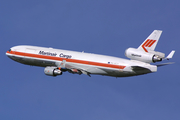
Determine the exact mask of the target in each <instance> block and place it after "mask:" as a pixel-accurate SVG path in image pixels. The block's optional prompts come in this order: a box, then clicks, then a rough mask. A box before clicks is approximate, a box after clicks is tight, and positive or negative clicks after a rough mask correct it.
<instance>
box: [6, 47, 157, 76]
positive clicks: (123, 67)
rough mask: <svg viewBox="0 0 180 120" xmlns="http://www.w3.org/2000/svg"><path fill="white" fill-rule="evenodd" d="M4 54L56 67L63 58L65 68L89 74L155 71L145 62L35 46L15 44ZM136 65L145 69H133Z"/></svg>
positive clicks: (20, 59) (113, 74) (155, 68)
mask: <svg viewBox="0 0 180 120" xmlns="http://www.w3.org/2000/svg"><path fill="white" fill-rule="evenodd" d="M6 55H7V56H8V57H10V58H11V59H13V60H15V61H17V62H20V63H23V64H27V65H34V66H42V67H47V66H54V67H58V66H59V65H60V64H61V62H62V61H63V60H65V61H66V65H65V68H67V69H78V70H82V71H86V72H87V73H89V74H100V75H107V76H114V77H126V76H134V75H141V74H146V73H151V72H156V71H157V67H156V66H154V65H150V64H149V63H145V62H140V61H135V60H127V59H122V58H118V57H111V56H106V55H98V54H91V53H84V52H75V51H68V50H61V49H53V48H45V47H37V46H27V45H20V46H15V47H12V48H11V49H10V50H9V51H7V52H6ZM136 66H138V67H143V68H146V69H141V68H140V69H138V68H136V69H133V67H136Z"/></svg>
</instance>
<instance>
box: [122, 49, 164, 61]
mask: <svg viewBox="0 0 180 120" xmlns="http://www.w3.org/2000/svg"><path fill="white" fill-rule="evenodd" d="M125 55H126V57H128V58H130V59H132V60H138V61H142V62H146V63H151V62H154V63H155V62H159V61H162V59H163V58H164V57H165V54H164V53H161V52H156V51H148V52H145V51H142V50H139V49H136V48H128V49H127V50H126V51H125Z"/></svg>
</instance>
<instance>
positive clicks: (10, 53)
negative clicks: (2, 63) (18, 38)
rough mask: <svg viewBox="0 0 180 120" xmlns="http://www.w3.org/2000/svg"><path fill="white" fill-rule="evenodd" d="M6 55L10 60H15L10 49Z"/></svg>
mask: <svg viewBox="0 0 180 120" xmlns="http://www.w3.org/2000/svg"><path fill="white" fill-rule="evenodd" d="M6 55H7V56H8V57H9V58H10V59H13V53H12V51H11V49H9V50H8V51H7V52H6Z"/></svg>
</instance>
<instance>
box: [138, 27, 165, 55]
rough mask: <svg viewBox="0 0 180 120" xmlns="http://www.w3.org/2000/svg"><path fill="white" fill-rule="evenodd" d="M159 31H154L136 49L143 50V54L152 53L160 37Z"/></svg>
mask: <svg viewBox="0 0 180 120" xmlns="http://www.w3.org/2000/svg"><path fill="white" fill-rule="evenodd" d="M161 33H162V31H161V30H154V31H153V32H152V33H151V34H150V35H149V36H148V37H147V39H146V40H145V41H144V42H143V43H142V44H141V45H140V46H139V47H138V49H139V50H143V51H145V52H148V51H154V49H155V47H156V45H157V43H158V40H159V38H160V36H161Z"/></svg>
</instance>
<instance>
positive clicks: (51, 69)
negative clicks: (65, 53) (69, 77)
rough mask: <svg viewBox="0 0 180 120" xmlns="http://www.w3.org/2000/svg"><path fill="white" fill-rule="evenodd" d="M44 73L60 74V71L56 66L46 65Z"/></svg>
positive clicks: (50, 74)
mask: <svg viewBox="0 0 180 120" xmlns="http://www.w3.org/2000/svg"><path fill="white" fill-rule="evenodd" d="M44 73H45V74H46V75H49V76H57V75H62V71H61V70H59V69H57V67H46V68H45V69H44Z"/></svg>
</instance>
